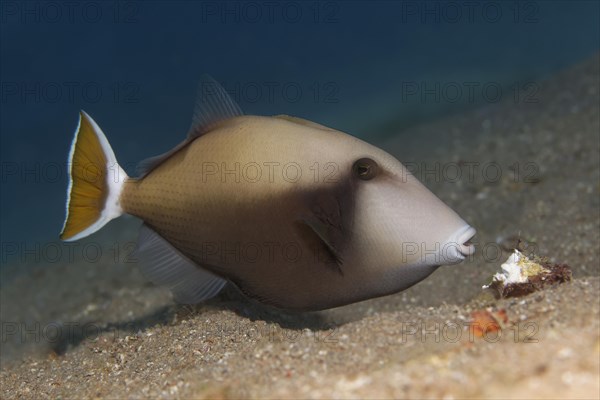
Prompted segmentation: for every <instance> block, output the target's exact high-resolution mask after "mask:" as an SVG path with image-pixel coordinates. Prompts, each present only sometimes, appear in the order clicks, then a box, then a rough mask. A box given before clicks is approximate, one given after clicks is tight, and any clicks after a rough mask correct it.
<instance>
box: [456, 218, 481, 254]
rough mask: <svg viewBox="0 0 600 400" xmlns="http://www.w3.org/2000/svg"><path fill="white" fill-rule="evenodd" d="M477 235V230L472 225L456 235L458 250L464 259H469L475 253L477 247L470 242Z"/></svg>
mask: <svg viewBox="0 0 600 400" xmlns="http://www.w3.org/2000/svg"><path fill="white" fill-rule="evenodd" d="M475 233H477V231H476V230H475V228H473V227H472V226H470V225H466V226H465V227H464V228H462V229H461V230H460V231H459V233H458V234H457V235H456V244H457V246H458V248H457V250H458V252H459V253H460V254H461V255H462V256H463V257H464V258H467V257H469V256H471V255H473V254H474V253H475V245H473V244H472V243H468V242H469V240H471V239H472V238H473V236H475Z"/></svg>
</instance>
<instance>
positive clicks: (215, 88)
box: [137, 74, 244, 178]
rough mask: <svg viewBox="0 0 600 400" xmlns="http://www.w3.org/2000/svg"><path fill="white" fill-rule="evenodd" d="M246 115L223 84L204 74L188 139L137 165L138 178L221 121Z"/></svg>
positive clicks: (199, 85) (201, 78)
mask: <svg viewBox="0 0 600 400" xmlns="http://www.w3.org/2000/svg"><path fill="white" fill-rule="evenodd" d="M240 115H244V113H243V112H242V109H241V108H240V106H238V105H237V103H236V102H235V101H234V100H233V99H232V98H231V97H230V96H229V94H228V93H227V91H226V90H225V89H224V88H223V86H221V85H219V83H218V82H217V81H215V80H214V79H213V78H212V77H210V76H209V75H207V74H203V75H202V76H201V77H200V82H199V83H198V90H197V95H196V104H195V105H194V114H193V116H192V125H191V126H190V129H189V131H188V134H187V137H186V139H185V140H184V141H183V142H181V143H179V144H178V145H177V146H175V147H174V148H173V149H171V150H169V151H167V152H166V153H163V154H160V155H158V156H154V157H150V158H147V159H145V160H143V161H142V162H140V163H139V164H138V166H137V172H138V175H139V176H138V178H143V177H144V176H146V175H148V173H150V171H152V170H153V169H154V168H156V167H157V166H158V165H160V164H161V163H162V162H163V161H165V160H166V159H167V158H169V157H171V156H172V155H173V154H175V153H176V152H178V151H179V150H181V149H182V148H183V147H185V146H186V145H187V144H188V143H190V142H191V141H192V140H194V139H196V138H198V137H200V136H202V135H203V134H205V133H206V132H209V131H210V130H211V129H213V128H214V127H215V126H216V125H217V124H218V123H219V122H222V121H225V120H228V119H230V118H233V117H238V116H240Z"/></svg>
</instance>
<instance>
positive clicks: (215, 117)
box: [188, 74, 244, 139]
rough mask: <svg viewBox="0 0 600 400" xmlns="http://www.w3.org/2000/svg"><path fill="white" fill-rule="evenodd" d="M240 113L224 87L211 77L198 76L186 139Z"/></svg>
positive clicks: (240, 110)
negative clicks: (192, 113)
mask: <svg viewBox="0 0 600 400" xmlns="http://www.w3.org/2000/svg"><path fill="white" fill-rule="evenodd" d="M240 115H244V113H243V112H242V109H241V108H240V106H238V105H237V103H236V102H235V101H234V100H233V99H232V98H231V97H230V96H229V94H228V93H227V91H226V90H225V88H223V86H221V85H219V83H218V82H217V81H215V80H214V79H213V78H212V77H210V76H209V75H207V74H204V75H202V76H201V77H200V83H199V84H198V94H197V95H196V104H195V106H194V115H193V117H192V125H191V126H190V130H189V131H188V139H195V138H197V137H198V136H201V135H203V134H204V133H206V132H208V131H210V130H211V129H212V128H214V126H215V125H216V124H218V123H219V122H221V121H225V120H228V119H230V118H233V117H238V116H240Z"/></svg>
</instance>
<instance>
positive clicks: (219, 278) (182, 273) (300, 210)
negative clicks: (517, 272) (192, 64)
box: [60, 77, 475, 310]
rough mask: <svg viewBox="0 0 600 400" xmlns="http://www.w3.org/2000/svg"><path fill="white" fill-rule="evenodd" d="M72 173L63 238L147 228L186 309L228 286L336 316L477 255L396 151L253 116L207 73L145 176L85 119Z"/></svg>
mask: <svg viewBox="0 0 600 400" xmlns="http://www.w3.org/2000/svg"><path fill="white" fill-rule="evenodd" d="M69 177H70V179H69V187H68V200H67V206H66V209H67V215H66V219H65V223H64V227H63V229H62V232H61V234H60V237H61V239H63V240H67V241H71V240H77V239H80V238H83V237H85V236H88V235H90V234H92V233H94V232H96V231H97V230H99V229H100V228H101V227H102V226H104V225H105V224H106V223H107V222H108V221H110V220H112V219H113V218H116V217H118V216H120V215H122V214H124V213H127V214H130V215H134V216H136V217H138V218H140V219H141V220H143V224H142V227H141V231H140V234H139V239H138V246H137V256H138V261H139V266H140V268H141V270H142V272H143V274H144V275H145V276H146V277H147V278H148V279H150V280H151V281H152V282H154V283H155V284H159V285H164V286H167V287H168V288H169V289H170V290H171V291H172V293H173V297H174V299H175V301H177V302H179V303H186V304H190V303H198V302H200V301H203V300H205V299H209V298H211V297H214V296H215V295H217V294H218V293H219V291H220V290H221V289H222V288H223V287H224V285H225V284H226V283H227V282H230V283H231V284H233V285H235V286H236V287H237V288H238V289H239V290H240V291H241V292H242V293H244V294H245V295H246V296H248V297H250V298H252V299H255V300H258V301H260V302H262V303H265V304H269V305H272V306H275V307H279V308H286V309H296V310H319V309H326V308H331V307H337V306H342V305H345V304H349V303H353V302H357V301H361V300H365V299H369V298H374V297H379V296H384V295H389V294H392V293H396V292H399V291H402V290H404V289H406V288H408V287H410V286H412V285H414V284H415V283H417V282H419V281H421V280H422V279H425V278H426V277H427V276H429V275H430V274H431V273H432V272H433V271H435V270H436V268H438V267H439V266H440V265H445V264H455V263H458V262H461V261H462V260H464V259H465V258H466V257H468V256H470V255H471V254H473V252H474V246H473V245H472V244H471V243H470V242H469V240H470V239H471V238H472V236H473V235H474V234H475V229H473V228H472V227H471V226H469V224H467V223H466V222H465V221H464V220H463V219H461V218H460V217H459V216H458V214H457V213H456V212H454V211H453V210H452V209H450V208H449V207H448V206H447V205H446V204H444V203H443V202H442V201H441V200H440V199H438V198H437V197H436V196H435V195H434V194H433V193H431V192H430V191H429V190H428V189H427V188H426V187H425V186H424V185H423V184H421V183H420V182H419V180H418V179H417V178H416V177H415V176H414V175H412V174H411V173H410V172H409V171H408V170H407V168H406V167H405V166H404V165H402V164H401V163H400V162H399V161H398V160H396V159H395V158H394V157H393V156H391V155H390V154H388V153H386V152H385V151H383V150H381V149H379V148H377V147H375V146H373V145H370V144H368V143H366V142H364V141H362V140H360V139H358V138H356V137H354V136H351V135H349V134H346V133H344V132H340V131H338V130H335V129H332V128H328V127H326V126H323V125H320V124H317V123H314V122H310V121H307V120H304V119H301V118H297V117H290V116H287V115H277V116H269V117H265V116H253V115H244V114H243V113H242V111H241V110H240V108H239V106H238V105H237V104H236V103H235V102H234V101H233V100H232V99H231V98H230V97H229V95H228V94H227V92H226V91H225V90H224V89H223V88H222V87H221V86H220V85H218V84H217V83H216V82H215V81H214V80H212V79H210V78H208V77H206V78H204V80H203V81H202V82H201V85H200V90H199V96H198V101H197V104H196V109H195V111H194V117H193V122H192V126H191V128H190V130H189V132H188V134H187V137H186V138H185V140H184V141H183V142H182V143H180V144H179V145H177V146H176V147H175V148H173V149H172V150H171V151H169V152H167V153H165V154H163V155H161V156H157V157H153V158H152V159H150V160H148V161H146V162H143V163H142V171H141V172H140V175H139V176H138V177H136V178H130V177H128V176H127V174H126V173H125V172H124V171H123V169H122V168H121V167H120V166H119V164H118V163H117V160H116V158H115V154H114V152H113V150H112V149H111V147H110V145H109V142H108V140H107V139H106V136H105V135H104V133H103V132H102V130H101V129H100V127H99V126H98V125H97V124H96V122H94V120H93V119H92V118H91V117H90V116H89V115H88V114H86V113H85V112H83V111H82V112H81V114H80V119H79V125H78V127H77V130H76V133H75V138H74V139H73V143H72V145H71V150H70V155H69Z"/></svg>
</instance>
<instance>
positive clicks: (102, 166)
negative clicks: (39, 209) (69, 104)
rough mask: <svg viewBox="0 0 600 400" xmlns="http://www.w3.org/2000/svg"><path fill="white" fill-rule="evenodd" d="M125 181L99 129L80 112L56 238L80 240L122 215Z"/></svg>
mask: <svg viewBox="0 0 600 400" xmlns="http://www.w3.org/2000/svg"><path fill="white" fill-rule="evenodd" d="M127 178H128V177H127V175H126V174H125V172H124V171H123V169H122V168H121V167H120V166H119V164H118V163H117V159H116V158H115V153H114V152H113V150H112V148H111V147H110V144H109V143H108V140H107V139H106V136H104V133H103V132H102V129H100V127H99V126H98V125H97V124H96V122H95V121H94V120H93V119H92V118H91V117H90V116H89V115H87V114H86V113H85V112H84V111H81V113H80V116H79V125H78V127H77V132H76V133H75V138H74V139H73V143H72V144H71V151H70V153H69V188H68V189H67V207H66V208H67V215H66V217H65V223H64V225H63V229H62V232H61V233H60V238H61V239H62V240H65V241H72V240H77V239H81V238H83V237H86V236H88V235H91V234H92V233H94V232H96V231H97V230H99V229H100V228H102V227H103V226H104V225H105V224H106V223H107V222H108V221H110V220H112V219H114V218H117V217H118V216H120V215H121V214H123V209H122V208H121V205H120V202H119V198H120V195H121V192H122V190H123V185H124V183H125V181H126V180H127Z"/></svg>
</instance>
